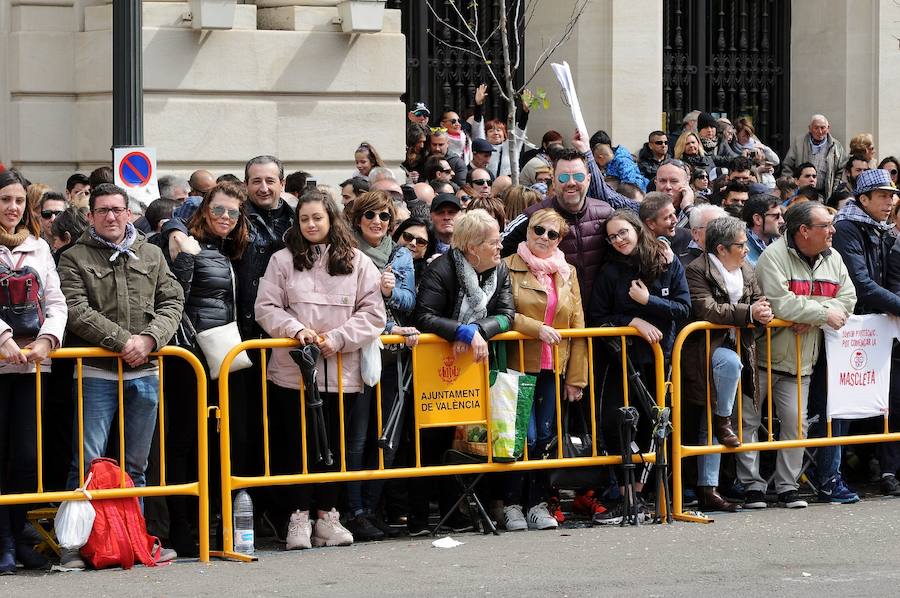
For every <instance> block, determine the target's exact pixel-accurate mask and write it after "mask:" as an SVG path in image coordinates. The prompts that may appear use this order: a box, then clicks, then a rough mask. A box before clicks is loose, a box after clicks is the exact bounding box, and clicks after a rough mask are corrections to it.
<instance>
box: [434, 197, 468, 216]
mask: <svg viewBox="0 0 900 598" xmlns="http://www.w3.org/2000/svg"><path fill="white" fill-rule="evenodd" d="M447 204H452V205H454V206H456V209H457V210H461V209H462V204H461V203H459V198H458V197H456V196H455V195H454V194H452V193H438V194H437V195H435V196H434V199H433V200H431V211H432V212H437V211H438V210H440V209H441V207H442V206H445V205H447Z"/></svg>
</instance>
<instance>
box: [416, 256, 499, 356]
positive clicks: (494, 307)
mask: <svg viewBox="0 0 900 598" xmlns="http://www.w3.org/2000/svg"><path fill="white" fill-rule="evenodd" d="M496 270H497V288H496V290H495V291H494V294H493V295H492V296H491V298H490V299H488V304H487V313H488V315H487V317H485V318H482V319H480V320H478V321H476V322H474V324H476V325H477V326H478V332H479V334H480V335H481V336H482V338H484V340H489V339H491V338H493V337H494V336H496V335H498V334H500V333H501V332H504V331H505V330H510V329H511V328H512V323H513V321H514V320H515V317H516V306H515V303H513V296H512V288H511V286H510V283H509V270H507V268H506V264H504V263H503V262H500V264H499V265H498V266H497V268H496ZM485 274H487V272H485V273H484V274H482V276H483V275H485ZM462 298H463V293H462V289H461V288H460V286H459V281H458V279H457V277H456V267H455V265H454V264H453V259H451V257H450V255H449V254H445V255H442V256H440V257H438V258H437V259H435V260H434V261H433V262H432V263H431V265H429V266H428V267H427V268H426V269H425V272H424V273H423V274H422V280H421V281H420V282H419V288H418V292H417V295H416V313H415V317H416V326H417V327H418V328H419V330H421V331H422V332H433V333H434V334H437V335H438V336H440V337H441V338H443V339H445V340H448V341H453V340H455V338H456V329H457V328H458V327H459V325H460V324H461V323H462V322H460V321H459V319H458V318H459V309H460V305H461V304H462ZM494 316H506V317H507V318H508V323H507V325H506V326H505V327H503V326H502V325H501V323H500V322H498V321H497V318H495V317H494Z"/></svg>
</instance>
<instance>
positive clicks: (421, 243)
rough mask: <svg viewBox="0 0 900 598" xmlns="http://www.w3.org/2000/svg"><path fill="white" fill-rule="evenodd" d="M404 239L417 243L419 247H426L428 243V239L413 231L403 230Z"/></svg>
mask: <svg viewBox="0 0 900 598" xmlns="http://www.w3.org/2000/svg"><path fill="white" fill-rule="evenodd" d="M403 240H404V241H406V242H407V243H415V244H416V245H418V246H419V247H425V246H426V245H428V239H423V238H422V237H417V236H415V235H414V234H412V233H408V232H406V231H403Z"/></svg>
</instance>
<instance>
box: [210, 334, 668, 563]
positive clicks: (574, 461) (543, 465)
mask: <svg viewBox="0 0 900 598" xmlns="http://www.w3.org/2000/svg"><path fill="white" fill-rule="evenodd" d="M559 333H560V335H561V336H562V337H563V338H586V339H588V367H589V371H588V372H589V376H588V387H587V388H588V391H589V396H590V405H591V432H592V437H593V438H595V439H596V438H597V414H596V401H595V400H594V399H595V397H594V390H595V386H596V385H595V380H594V358H593V339H594V338H597V337H617V338H619V339H621V341H622V347H623V351H622V371H623V373H624V372H625V371H626V359H627V348H625V346H626V343H625V337H629V336H634V337H638V338H640V337H639V335H638V332H637V330H635V329H634V328H631V327H621V328H587V329H577V330H576V329H572V330H559ZM381 340H382V343H383V344H384V345H385V346H388V345H398V344H402V343H403V342H404V341H405V338H404V337H402V336H396V335H386V336H382V337H381ZM525 340H533V339H532V338H531V337H527V336H524V335H522V334H519V333H516V332H507V333H504V334H500V335H498V336H495V337H494V338H492V339H491V341H492V342H494V341H518V342H519V349H520V351H519V355H520V364H519V366H520V367H519V369H520V370H524V364H523V360H524V357H523V354H524V351H523V350H522V349H523V346H522V343H523V341H525ZM437 343H440V344H447V342H446V341H445V340H443V339H441V338H440V337H438V336H436V335H434V334H422V335H421V336H420V337H419V346H422V345H429V344H437ZM299 346H300V343H299V342H297V341H295V340H293V339H260V340H251V341H245V342H243V343H241V344H240V345H238V346H236V347H234V348H233V349H232V350H231V351H230V352H229V353H228V355H227V356H226V357H225V360H224V361H223V362H222V367H221V369H220V374H219V414H218V416H219V417H220V418H221V421H220V435H219V440H220V447H221V467H222V472H221V476H222V538H223V541H224V550H223V551H222V552H217V551H216V552H212V553H211V554H212V555H213V556H220V557H225V558H231V559H236V560H241V561H252V560H255V558H254V557H251V556H249V555H245V554H241V553H237V552H235V550H234V533H233V529H232V493H233V492H234V491H235V490H239V489H242V488H254V487H262V486H284V485H293V484H311V483H325V482H349V481H364V480H379V479H390V478H413V477H428V476H439V475H459V474H479V473H490V472H505V471H519V470H537V469H555V468H560V467H587V466H598V465H620V464H621V463H622V457H621V456H613V455H598V454H597V442H596V441H595V442H594V443H593V454H592V456H590V457H578V458H564V457H563V447H562V445H563V443H562V442H558V443H557V451H558V453H557V458H555V459H540V460H528V459H527V451H525V458H524V459H523V460H521V461H514V462H508V463H497V462H494V461H493V457H492V455H493V450H492V447H491V430H490V425H491V423H490V419H491V418H490V401H486V403H487V411H486V416H485V418H484V419H480V420H477V421H461V422H454V423H453V424H452V425H462V424H482V425H485V426H486V427H487V442H488V448H487V457H486V459H487V462H486V463H470V464H461V465H433V466H422V465H421V455H420V432H421V430H423V429H426V428H429V427H449V426H450V424H444V425H428V424H422V423H421V422H420V421H419V419H420V416H419V409H417V408H416V409H414V410H415V424H414V428H415V453H416V454H415V463H416V466H415V467H397V468H389V469H385V467H384V449H383V448H382V447H379V449H378V457H379V458H378V469H369V470H361V471H347V463H346V459H345V452H346V446H345V438H344V405H343V387H342V384H340V383H339V388H338V394H339V397H340V398H339V401H338V410H339V419H340V430H341V434H340V451H341V471H335V472H325V473H309V472H308V467H307V461H308V460H307V450H308V449H307V446H306V434H305V433H303V431H302V430H301V431H298V432H299V433H300V435H301V439H302V440H301V449H302V453H303V454H302V455H301V458H302V466H301V469H302V471H300V472H298V473H296V474H290V475H271V471H270V467H269V452H268V451H269V435H268V431H269V425H268V411H267V400H268V398H267V392H266V362H267V356H266V350H267V349H275V348H294V347H299ZM650 348H651V350H652V352H653V356H654V360H655V376H656V387H655V389H654V390H655V392H654V394H655V399H656V402H657V405H659V406H660V407H662V406H664V405H665V391H666V380H665V368H664V358H663V354H662V350H661V349H660V346H659V344H658V343H654V344H652V345H650ZM417 349H418V347H415V348H413V349H412V360H413V361H412V363H413V370H415V365H416V361H417ZM247 350H260V353H261V366H262V380H261V384H262V393H261V400H262V409H263V443H264V450H263V457H264V475H260V476H235V475H232V472H231V430H230V427H231V426H230V423H231V418H230V410H229V389H228V376H229V371H228V370H229V369H230V366H231V362H232V361H233V360H234V359H235V357H237V355H238V354H240V353H241V352H242V351H247ZM337 360H338V370H339V371H341V363H342V362H341V356H340V354H339V355H338V357H337ZM509 365H510V367H514V365H515V364H509ZM554 371H555V372H556V389H557V393H556V401H557V403H556V413H557V434H558V437H561V436H562V423H561V421H562V420H561V418H560V417H559V415H560V414H561V413H562V410H561V395H560V391H561V389H560V367H559V351H558V347H557V348H555V350H554ZM488 375H489V370H488V364H487V363H485V364H484V365H483V376H482V378H481V384H482V386H481V389H480V391H481V395H480V396H482V397H487V396H488V389H489V383H488V380H489V377H488ZM341 379H342V376H340V375H339V376H338V380H339V381H340V380H341ZM623 386H624V389H625V390H624V402H625V405H628V390H627V389H628V384H627V380H626V379H623ZM412 392H413V395H414V397H416V398H415V400H414V406H415V405H418V402H419V395H418V393H417V392H416V389H415V388H413V390H412ZM376 393H377V394H376V397H377V399H378V400H376V405H377V406H376V409H377V411H376V415H377V422H378V433H379V435H380V434H381V433H382V414H381V401H380V397H381V394H380V393H381V384H379V385H378V386H377V387H376ZM299 395H300V404H299V407H300V414H301V428H302V429H303V430H305V427H306V419H305V417H306V397H305V393H304V389H303V384H302V380H301V390H300V392H299ZM634 462H635V463H641V462H645V463H655V462H656V454H655V453H644V454H637V455H635V456H634Z"/></svg>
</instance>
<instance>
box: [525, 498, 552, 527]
mask: <svg viewBox="0 0 900 598" xmlns="http://www.w3.org/2000/svg"><path fill="white" fill-rule="evenodd" d="M557 527H559V522H558V521H557V520H556V518H555V517H554V516H553V515H551V514H550V511H549V509H547V503H545V502H542V503H538V504H536V505H534V506H533V507H531V508H530V509H528V529H556V528H557Z"/></svg>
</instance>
